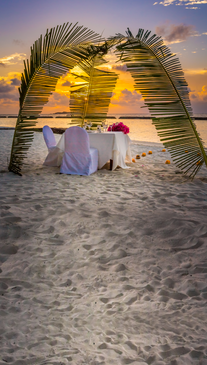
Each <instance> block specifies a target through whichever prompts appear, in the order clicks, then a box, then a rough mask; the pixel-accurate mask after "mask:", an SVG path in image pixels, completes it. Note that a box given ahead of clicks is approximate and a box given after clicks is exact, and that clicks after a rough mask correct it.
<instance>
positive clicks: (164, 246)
mask: <svg viewBox="0 0 207 365" xmlns="http://www.w3.org/2000/svg"><path fill="white" fill-rule="evenodd" d="M12 134H13V131H0V158H1V162H0V171H1V172H0V179H1V185H0V298H1V309H0V348H1V351H0V365H2V364H4V365H5V364H7V363H8V364H10V365H30V364H35V365H60V364H61V365H63V364H64V365H66V364H72V365H76V364H77V365H82V364H87V365H105V364H106V365H113V364H116V365H117V364H118V365H119V364H121V365H122V364H133V365H136V364H139V365H144V364H153V365H161V364H167V365H180V364H185V365H186V364H187V365H188V364H193V365H195V364H196V365H197V364H199V365H206V364H207V305H206V304H207V303H206V302H207V250H206V244H207V218H206V214H207V170H206V169H205V168H204V169H203V171H202V172H201V173H200V174H199V176H197V177H196V178H195V179H194V181H189V180H187V179H186V178H185V177H184V176H183V175H182V174H177V173H176V172H178V171H179V170H178V169H177V168H176V167H175V166H174V164H172V163H171V164H170V165H166V164H165V160H166V159H170V156H169V154H168V153H167V152H166V153H163V152H161V150H162V145H161V144H151V145H150V144H148V143H141V142H140V143H138V142H137V143H133V145H132V151H133V157H134V156H135V155H136V153H141V152H146V153H147V152H148V151H149V149H150V150H152V152H153V154H152V155H147V156H146V157H144V158H141V159H140V160H137V162H136V163H135V164H131V169H128V170H122V169H117V170H116V171H113V172H111V171H109V170H106V169H102V170H100V171H98V172H97V173H95V174H93V175H91V176H89V177H83V176H69V175H60V174H59V169H58V168H49V167H45V166H43V165H42V163H43V161H44V158H45V156H46V153H47V149H46V146H45V144H44V142H43V138H42V134H41V133H35V140H34V143H33V146H32V148H31V149H30V153H29V154H28V159H27V162H28V163H29V166H28V167H27V168H26V169H25V171H23V176H22V177H20V176H17V175H14V174H13V173H9V172H7V170H6V167H7V159H9V153H10V146H11V141H12ZM58 138H60V136H57V139H58Z"/></svg>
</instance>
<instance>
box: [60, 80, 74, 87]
mask: <svg viewBox="0 0 207 365" xmlns="http://www.w3.org/2000/svg"><path fill="white" fill-rule="evenodd" d="M71 85H72V84H71V82H70V81H68V80H67V81H65V82H64V83H63V84H62V86H71Z"/></svg>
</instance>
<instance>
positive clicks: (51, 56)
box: [9, 23, 100, 175]
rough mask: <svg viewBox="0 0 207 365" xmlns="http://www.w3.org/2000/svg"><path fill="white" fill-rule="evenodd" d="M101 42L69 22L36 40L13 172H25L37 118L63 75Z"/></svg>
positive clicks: (22, 89)
mask: <svg viewBox="0 0 207 365" xmlns="http://www.w3.org/2000/svg"><path fill="white" fill-rule="evenodd" d="M98 41H100V36H99V35H98V34H96V33H94V32H93V31H91V30H89V29H87V28H83V27H82V26H78V25H77V24H75V25H72V24H69V23H66V24H63V25H62V26H57V27H56V28H52V29H51V30H50V31H47V32H46V35H45V36H44V38H43V39H42V36H41V37H40V38H39V39H38V40H37V41H36V42H35V43H34V45H33V47H32V48H31V56H30V60H27V62H24V72H23V74H22V80H21V86H20V88H19V94H20V98H19V102H20V109H19V115H18V119H17V123H16V128H15V132H14V138H13V144H12V149H11V157H10V163H9V171H13V172H14V173H17V174H20V175H21V168H22V165H23V160H24V159H25V157H26V154H27V151H28V149H29V147H30V146H31V143H32V140H33V132H32V131H31V130H29V129H31V128H32V127H34V126H35V125H36V122H37V117H38V116H39V114H40V113H41V111H42V109H43V106H44V104H45V103H47V102H48V99H49V97H50V95H51V93H52V92H53V91H55V87H56V84H57V81H58V79H59V78H60V76H62V75H63V74H65V73H66V72H68V70H70V69H72V68H73V67H74V66H76V65H77V64H78V63H79V62H81V61H82V60H83V59H85V58H88V50H87V48H88V46H89V44H91V43H92V42H96V43H97V42H98Z"/></svg>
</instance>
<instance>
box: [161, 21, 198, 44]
mask: <svg viewBox="0 0 207 365" xmlns="http://www.w3.org/2000/svg"><path fill="white" fill-rule="evenodd" d="M194 31H195V28H194V26H193V25H185V24H180V25H174V24H169V23H168V22H166V23H165V24H163V25H160V26H158V27H156V33H157V34H158V35H160V36H162V37H163V38H164V39H165V40H166V41H167V42H170V43H173V42H182V41H185V40H186V39H187V38H189V37H190V36H192V35H193V34H194Z"/></svg>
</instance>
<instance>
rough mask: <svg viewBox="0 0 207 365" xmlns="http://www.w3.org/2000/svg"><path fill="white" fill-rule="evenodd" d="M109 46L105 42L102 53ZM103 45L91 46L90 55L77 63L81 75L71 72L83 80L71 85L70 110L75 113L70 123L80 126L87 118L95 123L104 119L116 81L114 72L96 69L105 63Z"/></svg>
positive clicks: (116, 76)
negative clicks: (81, 72) (74, 117)
mask: <svg viewBox="0 0 207 365" xmlns="http://www.w3.org/2000/svg"><path fill="white" fill-rule="evenodd" d="M109 46H110V45H106V44H105V52H104V53H107V51H108V47H109ZM103 47H104V46H102V47H96V49H94V47H93V49H92V50H91V55H90V57H89V58H88V59H87V60H83V61H82V62H81V63H80V64H79V67H80V68H81V70H82V71H83V74H82V75H77V74H73V75H74V76H76V77H77V78H80V79H81V80H83V82H82V83H79V84H78V85H74V86H72V87H71V91H70V111H71V112H72V113H73V114H75V115H76V119H72V123H76V124H79V125H80V126H81V127H82V126H83V123H84V120H87V119H95V120H96V123H101V122H102V121H103V120H104V119H106V117H107V112H108V107H109V104H110V99H111V96H112V92H113V90H114V88H115V85H116V82H117V78H118V75H117V74H116V73H114V72H110V71H103V70H100V69H98V67H99V66H101V65H103V64H104V63H106V61H105V60H104V58H103V52H102V50H103Z"/></svg>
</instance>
